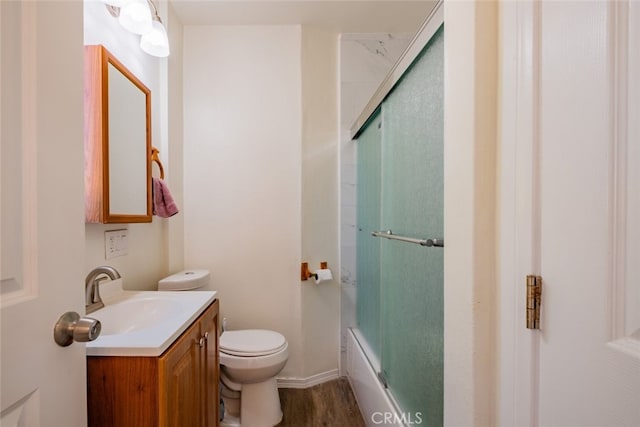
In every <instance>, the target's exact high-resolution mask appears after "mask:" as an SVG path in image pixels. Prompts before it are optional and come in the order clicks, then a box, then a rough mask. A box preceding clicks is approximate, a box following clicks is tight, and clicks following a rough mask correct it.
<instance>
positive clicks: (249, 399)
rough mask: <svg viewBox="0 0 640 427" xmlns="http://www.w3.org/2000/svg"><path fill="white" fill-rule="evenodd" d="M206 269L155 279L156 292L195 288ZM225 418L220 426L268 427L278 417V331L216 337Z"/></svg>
mask: <svg viewBox="0 0 640 427" xmlns="http://www.w3.org/2000/svg"><path fill="white" fill-rule="evenodd" d="M209 277H210V276H209V272H208V271H207V270H188V271H181V272H179V273H176V274H173V275H171V276H169V277H165V278H164V279H162V280H160V281H159V282H158V290H159V291H188V290H197V289H200V288H202V287H205V286H207V285H208V284H209ZM219 347H220V352H219V355H220V380H221V382H222V386H223V387H222V393H221V395H222V399H223V401H224V408H225V411H224V413H225V417H224V420H222V422H221V423H220V426H221V427H272V426H274V425H276V424H278V423H279V422H280V421H281V420H282V409H281V407H280V396H279V395H278V386H277V383H276V378H275V377H276V375H278V373H280V371H281V370H282V368H284V365H285V364H286V363H287V359H288V357H289V350H288V348H289V345H288V344H287V340H286V339H285V338H284V336H282V335H281V334H279V333H277V332H274V331H268V330H265V329H246V330H236V331H225V332H224V333H223V334H222V335H221V336H220V340H219Z"/></svg>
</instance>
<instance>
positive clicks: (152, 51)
mask: <svg viewBox="0 0 640 427" xmlns="http://www.w3.org/2000/svg"><path fill="white" fill-rule="evenodd" d="M140 48H141V49H142V50H143V51H145V52H147V53H148V54H149V55H153V56H158V57H160V58H164V57H167V56H169V38H168V37H167V30H166V29H165V28H164V25H162V21H160V18H159V17H158V16H157V15H156V16H154V17H153V23H152V29H151V31H149V32H148V33H145V34H143V35H142V38H141V39H140Z"/></svg>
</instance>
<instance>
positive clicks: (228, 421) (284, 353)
mask: <svg viewBox="0 0 640 427" xmlns="http://www.w3.org/2000/svg"><path fill="white" fill-rule="evenodd" d="M288 357H289V351H288V344H287V341H286V339H285V338H284V337H283V336H282V335H281V334H279V333H277V332H274V331H268V330H264V329H245V330H238V331H225V332H223V333H222V335H221V336H220V368H221V369H220V378H221V380H222V385H223V390H222V399H223V400H224V404H225V419H224V420H223V422H222V423H221V424H220V425H221V427H232V426H233V427H236V426H242V427H272V426H274V425H276V424H278V423H279V422H280V421H281V420H282V410H281V409H280V396H279V395H278V386H277V384H276V375H278V373H280V371H281V370H282V368H284V365H285V364H286V363H287V358H288Z"/></svg>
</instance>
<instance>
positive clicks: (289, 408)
mask: <svg viewBox="0 0 640 427" xmlns="http://www.w3.org/2000/svg"><path fill="white" fill-rule="evenodd" d="M279 392H280V405H281V406H282V413H283V417H282V422H281V423H280V424H278V426H277V427H364V426H365V423H364V420H363V419H362V415H361V414H360V409H359V408H358V404H357V403H356V399H355V396H354V395H353V392H352V391H351V387H350V386H349V381H348V380H347V379H346V378H339V379H337V380H333V381H328V382H326V383H322V384H318V385H316V386H313V387H311V388H307V389H295V388H281V389H280V390H279Z"/></svg>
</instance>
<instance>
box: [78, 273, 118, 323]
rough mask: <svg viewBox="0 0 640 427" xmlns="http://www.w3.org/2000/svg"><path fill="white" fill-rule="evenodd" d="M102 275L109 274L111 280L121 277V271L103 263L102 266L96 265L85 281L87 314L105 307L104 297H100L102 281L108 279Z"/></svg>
mask: <svg viewBox="0 0 640 427" xmlns="http://www.w3.org/2000/svg"><path fill="white" fill-rule="evenodd" d="M102 275H106V276H108V277H109V278H110V279H111V280H116V279H119V278H120V277H122V276H120V273H118V271H117V270H116V269H115V268H113V267H109V266H108V265H103V266H100V267H96V268H94V269H93V270H91V272H89V274H88V275H87V278H86V279H85V281H84V285H85V297H86V299H85V306H86V307H85V309H86V312H87V314H89V313H93V312H94V311H96V310H99V309H101V308H102V307H104V303H103V302H102V298H101V297H100V286H99V285H100V282H101V281H103V280H106V279H107V278H106V277H100V276H102Z"/></svg>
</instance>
